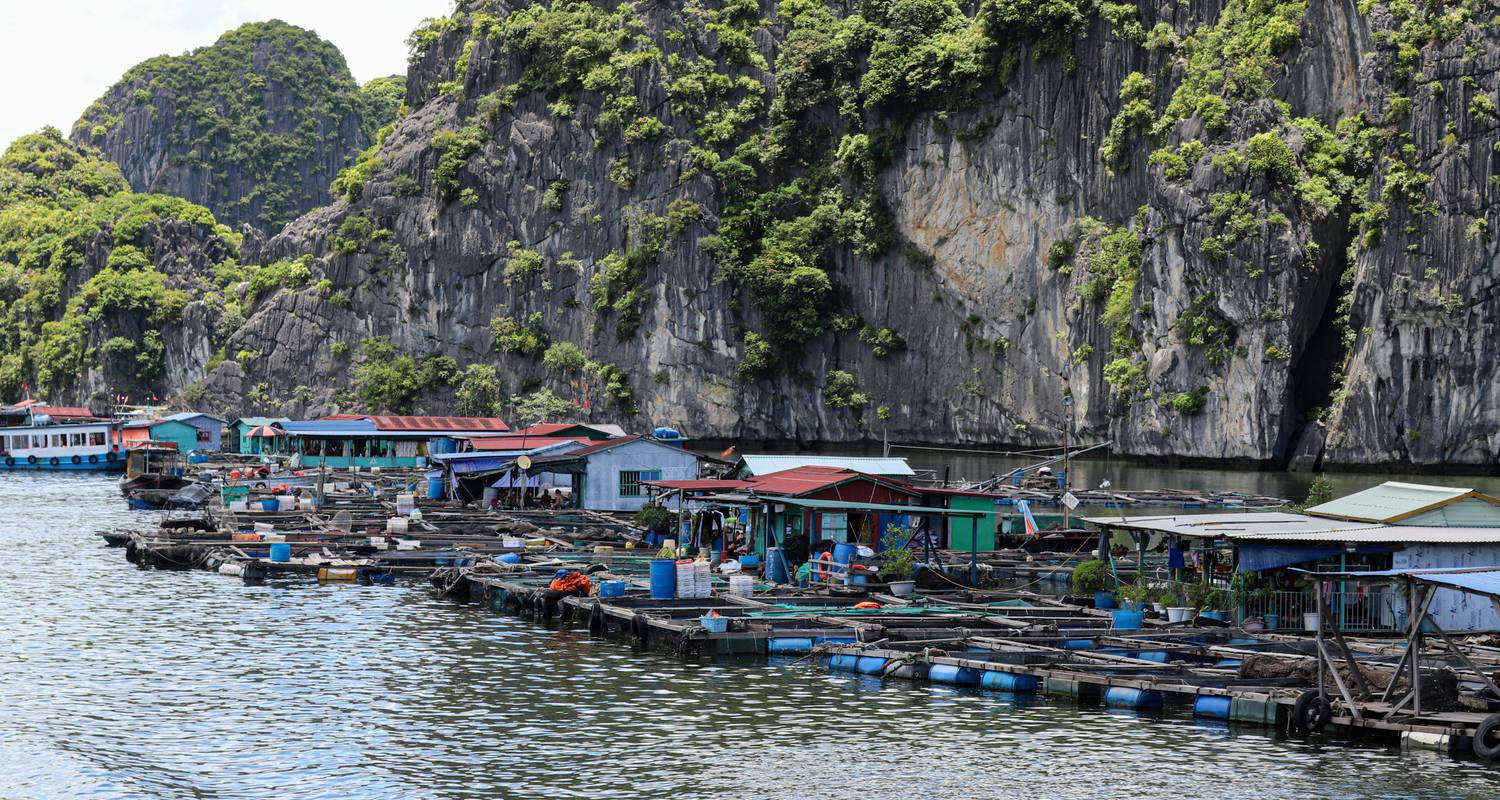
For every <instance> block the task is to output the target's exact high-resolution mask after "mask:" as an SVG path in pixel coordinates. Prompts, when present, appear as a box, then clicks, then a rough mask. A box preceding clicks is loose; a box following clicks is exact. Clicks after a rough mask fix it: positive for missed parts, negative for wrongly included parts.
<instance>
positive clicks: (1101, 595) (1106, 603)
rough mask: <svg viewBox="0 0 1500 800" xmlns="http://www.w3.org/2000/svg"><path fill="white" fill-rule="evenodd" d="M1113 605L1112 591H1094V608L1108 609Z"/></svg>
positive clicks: (1113, 595)
mask: <svg viewBox="0 0 1500 800" xmlns="http://www.w3.org/2000/svg"><path fill="white" fill-rule="evenodd" d="M1114 607H1115V593H1114V592H1094V608H1099V609H1104V610H1108V609H1111V608H1114Z"/></svg>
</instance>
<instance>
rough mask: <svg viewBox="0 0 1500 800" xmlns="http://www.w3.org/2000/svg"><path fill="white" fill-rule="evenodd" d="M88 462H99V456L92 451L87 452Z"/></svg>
mask: <svg viewBox="0 0 1500 800" xmlns="http://www.w3.org/2000/svg"><path fill="white" fill-rule="evenodd" d="M89 463H90V464H97V463H99V456H98V455H96V454H92V453H91V454H89Z"/></svg>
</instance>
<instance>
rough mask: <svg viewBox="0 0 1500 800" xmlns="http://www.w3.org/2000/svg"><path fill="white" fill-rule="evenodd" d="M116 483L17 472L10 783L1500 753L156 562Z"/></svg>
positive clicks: (1063, 765) (1273, 778)
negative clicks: (665, 639)
mask: <svg viewBox="0 0 1500 800" xmlns="http://www.w3.org/2000/svg"><path fill="white" fill-rule="evenodd" d="M141 519H142V516H141V515H139V514H138V513H136V512H128V511H125V510H124V509H123V504H122V503H121V501H120V498H119V496H118V494H117V493H116V492H115V490H114V486H113V483H112V481H110V480H109V479H104V478H76V477H25V476H21V477H17V476H8V475H7V476H0V546H3V550H0V552H3V553H4V556H5V557H4V560H3V561H0V797H3V798H51V797H58V798H64V797H66V798H71V797H152V798H155V797H165V798H179V797H180V798H242V797H251V798H261V797H263V798H312V797H339V798H342V797H379V798H407V797H423V798H425V797H440V798H469V797H505V798H531V797H537V798H552V799H555V798H574V797H579V798H584V797H586V798H625V797H642V798H655V797H674V798H823V797H829V798H859V799H860V800H869V799H870V798H899V797H924V798H926V797H943V798H948V797H954V798H978V797H986V798H988V797H1022V798H1027V797H1036V798H1046V799H1047V800H1066V799H1067V798H1103V797H1132V798H1174V799H1175V798H1183V797H1202V796H1207V795H1210V794H1211V795H1213V796H1215V797H1216V798H1224V799H1228V798H1297V800H1303V798H1308V797H1327V798H1375V797H1380V798H1406V797H1424V798H1437V797H1474V798H1481V797H1484V798H1488V797H1494V796H1496V795H1500V767H1497V768H1491V767H1487V766H1483V765H1480V764H1477V763H1471V762H1461V761H1453V760H1450V759H1447V758H1443V757H1440V756H1437V755H1435V754H1425V753H1410V754H1402V753H1399V752H1397V751H1394V750H1390V749H1382V748H1351V747H1346V746H1340V745H1330V744H1325V745H1321V746H1317V745H1310V744H1307V743H1304V742H1298V741H1291V740H1277V739H1276V738H1273V737H1272V736H1271V735H1270V734H1269V733H1267V732H1265V731H1263V730H1261V729H1257V728H1238V727H1235V728H1229V727H1225V726H1223V725H1218V724H1207V723H1202V722H1195V721H1194V720H1192V719H1191V718H1189V717H1187V716H1185V715H1183V714H1180V713H1172V714H1169V715H1167V716H1165V717H1162V718H1142V717H1137V716H1134V715H1131V714H1124V713H1113V712H1105V711H1102V710H1097V709H1080V708H1077V707H1076V706H1074V705H1073V704H1071V703H1066V702H1053V701H1047V700H1018V699H1017V698H1015V697H1013V696H1007V695H1000V694H993V693H986V692H979V691H955V690H950V689H941V688H935V687H930V686H927V685H918V684H906V683H899V682H893V683H890V684H881V683H879V682H876V681H873V680H869V679H863V678H851V677H846V676H831V675H829V674H828V673H826V672H825V671H823V670H822V669H819V668H812V667H806V666H792V667H789V666H786V665H785V664H780V665H773V666H767V665H765V664H764V663H759V662H735V663H722V662H721V663H704V664H684V663H680V662H678V661H675V660H673V659H669V658H665V657H659V656H654V655H635V654H633V653H632V652H631V650H630V648H629V647H627V646H624V645H622V644H619V643H615V642H606V641H595V640H591V639H590V638H589V637H588V635H587V634H586V633H574V632H558V631H555V630H546V629H543V628H540V627H538V626H535V625H533V624H531V623H528V622H523V621H520V620H513V619H509V618H506V617H503V616H499V615H495V614H492V613H489V612H487V611H484V610H482V609H480V608H477V607H474V606H459V605H454V604H451V603H447V602H437V601H434V600H432V599H430V598H429V596H428V595H427V593H426V591H425V590H424V589H423V588H421V587H420V586H416V585H409V586H395V587H364V586H318V585H316V584H314V583H312V582H310V581H295V582H286V583H273V584H270V585H264V586H246V585H243V584H242V583H241V582H240V581H239V580H237V579H229V578H223V577H220V576H218V575H213V574H208V573H202V572H192V573H180V572H179V573H168V572H142V571H139V570H137V569H136V568H135V567H133V566H130V565H129V564H127V563H126V562H125V560H124V558H123V556H122V553H121V551H120V550H113V549H106V548H105V547H104V546H103V545H102V544H101V543H100V542H99V540H98V539H97V538H95V537H94V536H92V535H91V531H93V530H94V529H95V528H98V527H104V526H109V525H112V524H127V523H130V522H138V521H140V520H141Z"/></svg>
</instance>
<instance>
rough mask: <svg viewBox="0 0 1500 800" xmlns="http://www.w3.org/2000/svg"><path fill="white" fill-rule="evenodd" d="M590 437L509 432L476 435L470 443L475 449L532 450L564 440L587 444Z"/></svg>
mask: <svg viewBox="0 0 1500 800" xmlns="http://www.w3.org/2000/svg"><path fill="white" fill-rule="evenodd" d="M590 441H591V440H590V439H585V438H584V437H582V436H577V437H568V436H523V435H519V434H513V433H512V434H507V435H505V436H475V437H471V438H470V439H469V444H470V445H471V446H473V448H474V449H475V450H530V449H534V448H538V447H548V446H551V445H555V444H561V443H563V442H573V443H574V444H583V445H586V444H588V443H589V442H590Z"/></svg>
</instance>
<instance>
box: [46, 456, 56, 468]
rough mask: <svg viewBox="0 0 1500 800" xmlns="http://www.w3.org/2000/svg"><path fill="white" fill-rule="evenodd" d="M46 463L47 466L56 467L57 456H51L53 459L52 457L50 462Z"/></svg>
mask: <svg viewBox="0 0 1500 800" xmlns="http://www.w3.org/2000/svg"><path fill="white" fill-rule="evenodd" d="M47 463H48V464H51V465H52V466H54V467H55V466H57V464H58V461H57V456H53V457H52V460H51V461H48V462H47Z"/></svg>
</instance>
